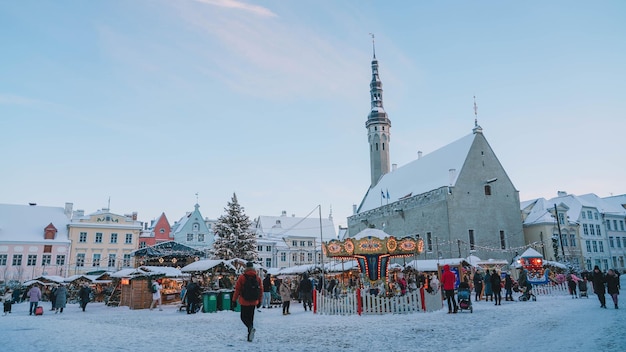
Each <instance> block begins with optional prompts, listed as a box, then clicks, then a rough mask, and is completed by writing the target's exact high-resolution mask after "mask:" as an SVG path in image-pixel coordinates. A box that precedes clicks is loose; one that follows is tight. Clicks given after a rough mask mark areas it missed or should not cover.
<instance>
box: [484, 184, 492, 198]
mask: <svg viewBox="0 0 626 352" xmlns="http://www.w3.org/2000/svg"><path fill="white" fill-rule="evenodd" d="M485 195H486V196H490V195H491V186H490V185H485Z"/></svg>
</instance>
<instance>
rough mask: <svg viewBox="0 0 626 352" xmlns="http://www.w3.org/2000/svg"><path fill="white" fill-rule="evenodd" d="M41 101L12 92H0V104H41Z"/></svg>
mask: <svg viewBox="0 0 626 352" xmlns="http://www.w3.org/2000/svg"><path fill="white" fill-rule="evenodd" d="M41 104H42V102H41V101H39V100H36V99H31V98H26V97H22V96H19V95H13V94H0V105H22V106H26V105H41Z"/></svg>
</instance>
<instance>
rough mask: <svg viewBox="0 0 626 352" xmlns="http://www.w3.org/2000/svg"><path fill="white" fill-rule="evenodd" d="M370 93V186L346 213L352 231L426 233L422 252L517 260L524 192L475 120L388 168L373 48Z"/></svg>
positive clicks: (400, 234) (387, 127)
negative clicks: (454, 136) (467, 129)
mask: <svg viewBox="0 0 626 352" xmlns="http://www.w3.org/2000/svg"><path fill="white" fill-rule="evenodd" d="M370 96H371V111H370V114H369V115H368V120H367V122H366V128H367V130H368V142H369V152H370V164H371V165H370V167H371V185H370V187H369V189H368V190H367V193H366V194H365V196H364V197H363V200H362V201H361V203H360V205H359V206H358V207H357V206H355V207H354V214H353V215H352V216H350V217H348V232H349V236H354V235H355V234H357V233H358V232H360V231H361V230H363V229H365V228H368V227H373V228H377V229H381V230H383V231H385V232H386V233H389V234H391V235H394V236H396V237H403V236H412V237H420V238H422V239H423V240H424V242H425V248H424V251H425V253H424V254H423V255H422V259H433V258H452V257H467V256H469V255H470V254H474V255H476V256H478V257H481V258H494V259H507V260H511V259H512V258H513V257H514V256H515V252H516V251H518V250H519V249H521V248H523V246H524V237H523V230H522V222H521V216H520V211H519V205H520V202H519V192H518V191H517V189H516V188H515V186H514V185H513V183H512V182H511V180H510V178H509V177H508V175H507V173H506V171H505V170H504V168H503V167H502V165H501V163H500V161H499V160H498V158H497V157H496V155H495V153H494V151H493V150H492V149H491V146H490V145H489V143H488V142H487V139H486V138H485V136H484V135H483V130H482V128H481V127H480V126H479V125H478V123H477V121H475V123H474V128H473V130H472V132H473V133H471V134H469V135H467V136H465V137H463V138H461V139H459V140H457V141H455V142H452V143H450V144H448V145H446V146H444V147H442V148H440V149H438V150H436V151H434V152H432V153H430V154H427V155H424V156H422V155H421V153H420V154H418V155H419V156H418V159H417V160H414V161H412V162H410V163H408V164H407V165H404V166H402V167H395V165H392V166H393V167H392V168H391V171H388V170H389V162H390V159H389V157H388V154H389V152H390V144H389V141H390V137H391V131H390V128H391V123H390V121H389V118H388V117H387V113H386V112H385V111H384V108H383V99H382V83H381V81H380V77H379V71H378V60H377V59H376V56H375V55H374V59H373V61H372V82H371V83H370Z"/></svg>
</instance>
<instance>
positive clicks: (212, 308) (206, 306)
mask: <svg viewBox="0 0 626 352" xmlns="http://www.w3.org/2000/svg"><path fill="white" fill-rule="evenodd" d="M214 312H217V292H215V291H205V292H202V313H214Z"/></svg>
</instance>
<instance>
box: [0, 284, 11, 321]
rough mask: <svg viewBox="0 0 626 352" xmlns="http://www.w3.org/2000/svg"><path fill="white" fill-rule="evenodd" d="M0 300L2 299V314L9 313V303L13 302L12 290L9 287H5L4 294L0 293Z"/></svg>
mask: <svg viewBox="0 0 626 352" xmlns="http://www.w3.org/2000/svg"><path fill="white" fill-rule="evenodd" d="M0 300H2V303H3V308H4V313H3V315H7V314H8V313H11V305H12V304H13V291H11V289H10V288H8V287H7V288H6V289H5V290H4V294H3V295H2V297H0Z"/></svg>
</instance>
